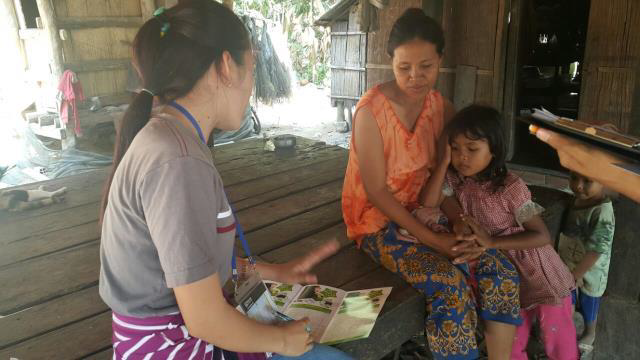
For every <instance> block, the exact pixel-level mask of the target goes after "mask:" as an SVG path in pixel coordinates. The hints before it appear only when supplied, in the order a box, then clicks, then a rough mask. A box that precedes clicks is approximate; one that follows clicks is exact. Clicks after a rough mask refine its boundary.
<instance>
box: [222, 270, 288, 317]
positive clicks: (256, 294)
mask: <svg viewBox="0 0 640 360" xmlns="http://www.w3.org/2000/svg"><path fill="white" fill-rule="evenodd" d="M249 268H250V269H249V271H248V272H246V273H243V274H242V276H239V279H238V283H237V284H236V289H235V294H234V299H235V301H236V304H237V306H236V308H237V309H238V310H239V311H241V312H242V313H244V314H245V315H247V316H248V317H250V318H252V319H254V320H256V321H258V322H260V323H263V324H279V323H282V322H283V321H286V320H285V319H283V317H282V316H281V315H280V314H279V313H278V311H276V306H275V303H274V302H273V299H272V298H271V293H269V290H268V289H267V286H266V285H265V284H264V282H263V281H262V278H261V277H260V274H259V273H258V272H257V271H255V269H253V266H250V267H249Z"/></svg>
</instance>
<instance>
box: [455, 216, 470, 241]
mask: <svg viewBox="0 0 640 360" xmlns="http://www.w3.org/2000/svg"><path fill="white" fill-rule="evenodd" d="M452 228H453V233H454V234H456V239H458V240H464V238H465V236H468V235H471V234H473V231H471V227H469V225H468V224H467V223H466V222H464V221H463V220H462V217H460V218H459V219H457V220H454V221H453V226H452Z"/></svg>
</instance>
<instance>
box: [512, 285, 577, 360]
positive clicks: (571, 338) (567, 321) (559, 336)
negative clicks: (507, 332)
mask: <svg viewBox="0 0 640 360" xmlns="http://www.w3.org/2000/svg"><path fill="white" fill-rule="evenodd" d="M572 312H573V311H572V309H571V296H567V297H566V298H564V300H562V304H560V305H538V306H536V307H535V308H533V309H531V310H520V315H521V316H522V319H523V321H522V325H520V326H518V328H517V329H516V337H515V339H514V341H513V350H512V351H511V360H527V343H528V342H529V332H530V331H531V325H532V324H533V321H534V319H535V318H538V324H539V325H540V330H541V331H540V332H541V333H542V342H543V343H544V349H545V352H546V353H547V356H548V357H549V359H550V360H577V359H578V341H577V338H576V328H575V326H574V325H573V317H572Z"/></svg>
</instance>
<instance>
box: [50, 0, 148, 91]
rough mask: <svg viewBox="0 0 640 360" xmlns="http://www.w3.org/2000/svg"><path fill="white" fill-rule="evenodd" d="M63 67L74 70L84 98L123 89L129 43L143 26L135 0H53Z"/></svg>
mask: <svg viewBox="0 0 640 360" xmlns="http://www.w3.org/2000/svg"><path fill="white" fill-rule="evenodd" d="M53 5H54V11H55V18H56V24H57V26H58V29H60V30H62V31H63V32H64V33H65V38H64V39H63V40H62V42H61V43H62V52H63V61H64V68H66V69H71V70H73V71H75V72H76V73H77V74H78V76H79V78H80V81H81V83H82V86H83V89H84V93H85V96H86V97H91V96H106V97H109V96H112V97H113V96H118V95H121V94H124V93H125V92H126V85H127V66H128V64H129V63H130V61H131V44H132V41H133V38H134V36H135V34H136V32H137V30H138V28H139V27H140V26H141V25H142V10H141V2H140V1H138V0H53Z"/></svg>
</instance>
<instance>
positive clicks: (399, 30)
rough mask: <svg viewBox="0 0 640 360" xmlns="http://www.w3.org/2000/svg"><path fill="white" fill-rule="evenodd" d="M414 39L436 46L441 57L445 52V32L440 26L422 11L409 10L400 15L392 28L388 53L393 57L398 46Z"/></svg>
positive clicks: (416, 9)
mask: <svg viewBox="0 0 640 360" xmlns="http://www.w3.org/2000/svg"><path fill="white" fill-rule="evenodd" d="M414 39H420V40H424V41H427V42H430V43H432V44H434V45H435V46H436V51H437V52H438V54H439V55H442V53H443V51H444V32H443V31H442V27H441V26H440V24H438V22H437V21H435V20H434V19H433V18H432V17H430V16H427V14H425V13H424V11H422V9H418V8H409V9H407V10H406V11H405V12H404V13H402V15H400V17H399V18H398V20H396V22H395V23H394V24H393V27H392V28H391V32H390V33H389V42H387V53H388V54H389V56H391V57H393V52H394V51H395V49H396V48H397V47H398V46H400V45H402V44H404V43H407V42H409V41H411V40H414Z"/></svg>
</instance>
